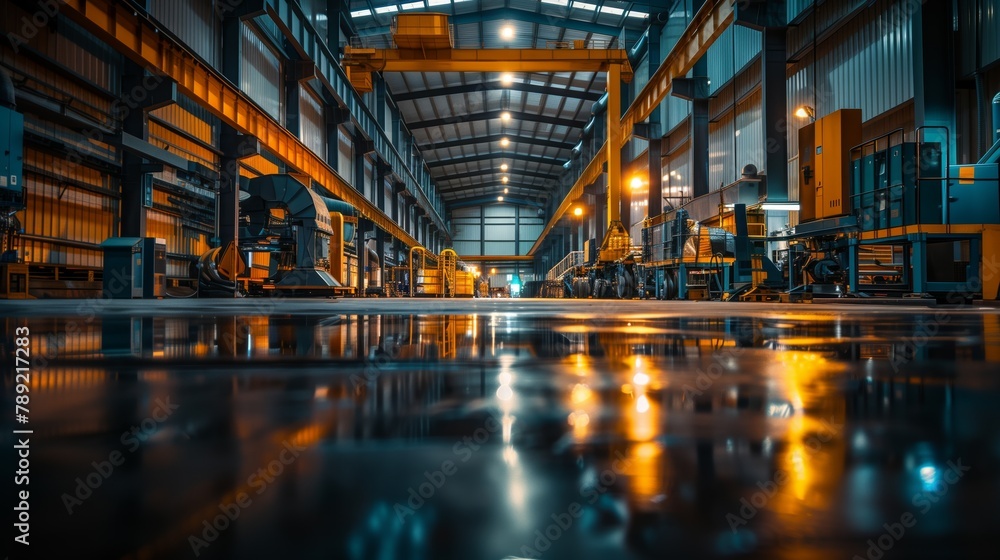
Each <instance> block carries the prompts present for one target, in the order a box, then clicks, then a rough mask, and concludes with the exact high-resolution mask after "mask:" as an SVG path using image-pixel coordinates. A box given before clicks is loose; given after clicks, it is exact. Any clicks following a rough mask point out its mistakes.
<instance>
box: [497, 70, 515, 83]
mask: <svg viewBox="0 0 1000 560" xmlns="http://www.w3.org/2000/svg"><path fill="white" fill-rule="evenodd" d="M500 83H501V84H503V85H505V86H509V85H510V84H512V83H514V76H511V75H510V74H507V73H503V74H500Z"/></svg>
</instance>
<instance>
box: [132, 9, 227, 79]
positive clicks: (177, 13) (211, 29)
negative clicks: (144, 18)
mask: <svg viewBox="0 0 1000 560" xmlns="http://www.w3.org/2000/svg"><path fill="white" fill-rule="evenodd" d="M148 2H149V4H148V5H149V13H150V15H152V16H153V17H154V18H156V20H157V21H159V22H160V23H161V24H162V25H163V26H164V27H165V28H167V30H169V31H170V32H171V33H173V34H174V35H176V36H177V37H178V38H179V39H180V40H181V41H182V42H184V43H185V44H187V46H188V48H189V49H191V51H192V52H193V53H195V54H197V55H198V56H200V57H202V58H203V59H205V60H206V61H207V62H208V63H209V64H211V65H213V66H220V65H221V64H222V58H221V57H220V56H219V52H220V50H221V49H220V48H219V43H220V40H219V37H220V36H221V34H220V33H219V22H218V20H217V19H216V17H215V11H214V6H213V2H212V1H211V0H148Z"/></svg>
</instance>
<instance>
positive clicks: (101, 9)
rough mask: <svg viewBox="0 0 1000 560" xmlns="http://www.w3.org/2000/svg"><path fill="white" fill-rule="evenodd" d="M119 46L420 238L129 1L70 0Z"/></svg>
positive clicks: (382, 222)
mask: <svg viewBox="0 0 1000 560" xmlns="http://www.w3.org/2000/svg"><path fill="white" fill-rule="evenodd" d="M63 13H64V14H66V15H67V16H68V17H69V18H70V19H72V20H73V21H75V22H76V23H78V24H80V25H82V26H83V27H85V28H86V29H88V30H89V31H91V32H92V33H94V34H95V35H97V36H98V37H100V38H101V39H102V40H104V41H106V42H107V43H108V44H110V45H112V46H113V47H114V48H115V49H116V50H118V51H119V52H121V53H122V54H124V55H125V56H127V57H128V58H130V59H132V60H133V61H135V62H136V63H138V64H142V65H144V66H145V67H147V68H149V69H150V70H151V71H152V72H155V73H157V74H161V75H164V76H166V77H168V78H170V79H171V80H173V81H175V82H176V83H177V89H178V90H179V91H181V92H182V93H184V94H185V95H187V96H188V97H190V98H191V99H192V100H194V101H195V102H196V103H198V104H199V105H201V106H202V107H204V108H205V109H206V110H208V111H209V112H211V113H212V114H213V115H215V116H216V117H218V118H219V119H221V120H222V122H224V123H226V124H227V125H229V126H231V127H233V128H234V129H236V130H238V131H240V132H242V133H243V134H247V135H249V136H252V137H254V138H257V139H258V140H259V141H260V142H261V144H262V145H263V146H264V147H266V148H267V149H268V150H270V151H271V152H272V153H273V154H274V155H276V156H277V157H278V158H279V159H281V161H283V162H284V163H285V164H287V165H289V166H291V167H292V168H294V169H296V170H298V171H299V172H301V173H305V174H306V175H309V176H310V177H311V178H312V179H313V180H314V181H316V182H317V183H319V184H321V185H323V186H324V187H325V188H326V189H327V190H329V191H330V192H331V193H333V194H334V195H336V196H338V197H340V198H342V199H344V200H345V201H346V202H348V203H350V204H352V205H354V207H355V208H357V210H358V213H359V214H360V215H361V216H362V217H364V218H366V219H368V220H371V221H372V222H374V223H375V224H376V225H377V226H378V227H380V228H382V229H383V230H384V231H386V232H388V233H389V234H390V235H392V236H393V237H395V238H396V239H399V240H401V241H402V242H403V243H405V244H406V245H409V246H415V245H417V241H416V239H414V238H413V237H411V236H410V234H408V233H407V232H406V231H404V230H403V229H402V228H400V227H399V226H398V225H397V224H396V223H395V222H393V221H392V220H391V219H390V218H389V217H388V216H386V215H385V214H383V213H382V211H380V210H379V209H378V207H376V206H375V205H374V204H372V203H371V202H370V201H369V200H368V199H366V198H365V197H364V195H362V194H361V193H359V192H358V191H357V190H355V189H354V188H353V187H352V186H351V185H350V184H349V183H348V182H347V181H345V180H344V179H342V178H341V177H340V176H339V175H337V174H336V172H334V171H333V169H331V168H330V167H329V166H328V165H327V164H326V162H324V161H323V160H322V159H321V158H320V157H319V156H317V155H316V154H314V153H312V152H311V151H310V150H309V149H308V148H306V146H305V145H304V144H303V143H302V142H300V141H299V139H298V138H297V137H296V136H295V135H294V134H292V133H291V132H289V131H288V130H287V129H285V128H284V127H283V126H281V125H280V124H279V123H278V122H277V121H276V120H274V119H273V118H271V117H270V116H269V115H267V114H266V113H264V112H263V111H262V110H261V109H260V108H259V107H257V105H256V104H254V102H253V101H252V100H251V99H250V98H249V97H247V96H246V95H245V94H243V92H241V91H240V90H239V89H238V88H237V87H236V86H234V85H233V84H232V83H231V82H229V80H227V79H226V78H225V77H223V76H222V75H221V74H219V73H218V72H217V71H215V70H214V69H212V68H209V67H207V66H205V65H204V64H202V63H201V62H199V61H198V59H197V58H196V57H195V56H194V55H193V54H191V53H190V52H188V51H187V50H185V49H184V47H183V46H182V45H180V44H179V43H177V42H176V41H174V40H173V39H171V38H169V37H167V36H166V35H165V34H163V33H159V32H157V29H156V27H155V26H154V25H153V23H152V22H151V21H150V20H148V19H146V18H143V17H140V16H139V15H138V14H136V13H135V12H134V10H133V9H132V8H130V7H128V6H127V5H125V4H122V3H118V2H114V1H112V0H68V1H67V2H66V3H65V10H64V12H63Z"/></svg>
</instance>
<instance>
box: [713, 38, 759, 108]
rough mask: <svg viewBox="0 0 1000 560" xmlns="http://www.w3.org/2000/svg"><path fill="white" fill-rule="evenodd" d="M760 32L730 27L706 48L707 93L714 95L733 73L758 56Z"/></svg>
mask: <svg viewBox="0 0 1000 560" xmlns="http://www.w3.org/2000/svg"><path fill="white" fill-rule="evenodd" d="M761 41H762V39H761V33H760V31H757V30H754V29H750V28H747V27H743V26H738V25H731V26H729V27H728V28H726V30H725V31H723V32H722V36H721V37H719V40H718V41H716V42H715V43H713V44H712V46H711V47H709V48H708V55H707V61H708V62H707V66H708V79H709V80H710V81H711V84H710V85H709V91H710V92H712V93H714V92H715V91H717V90H718V89H719V88H720V87H722V86H723V85H725V84H726V83H727V82H729V80H730V79H731V78H732V77H733V74H734V73H735V72H738V71H739V70H740V69H741V68H743V67H744V66H746V65H747V64H748V63H749V62H750V61H751V60H753V59H755V58H757V57H758V56H759V55H760V50H761Z"/></svg>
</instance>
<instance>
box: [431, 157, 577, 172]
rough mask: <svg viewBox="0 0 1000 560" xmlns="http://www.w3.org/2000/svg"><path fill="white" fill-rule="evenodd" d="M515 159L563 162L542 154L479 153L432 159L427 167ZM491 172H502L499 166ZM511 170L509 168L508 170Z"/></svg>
mask: <svg viewBox="0 0 1000 560" xmlns="http://www.w3.org/2000/svg"><path fill="white" fill-rule="evenodd" d="M494 159H495V160H507V161H510V160H514V161H524V162H527V163H537V164H539V165H551V166H554V167H562V165H563V162H561V161H559V160H557V159H555V158H547V157H540V156H529V155H525V154H478V155H473V156H460V157H456V158H451V159H439V160H437V161H432V162H430V163H428V164H427V167H429V168H431V169H434V168H435V167H444V166H447V165H458V164H460V163H471V162H474V161H489V160H494ZM490 171H491V172H496V173H500V171H499V168H497V169H490ZM508 171H509V170H508Z"/></svg>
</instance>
